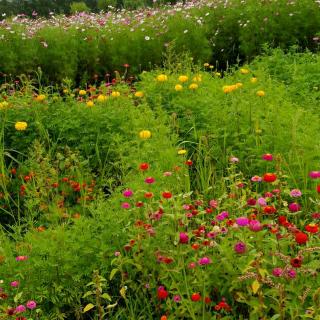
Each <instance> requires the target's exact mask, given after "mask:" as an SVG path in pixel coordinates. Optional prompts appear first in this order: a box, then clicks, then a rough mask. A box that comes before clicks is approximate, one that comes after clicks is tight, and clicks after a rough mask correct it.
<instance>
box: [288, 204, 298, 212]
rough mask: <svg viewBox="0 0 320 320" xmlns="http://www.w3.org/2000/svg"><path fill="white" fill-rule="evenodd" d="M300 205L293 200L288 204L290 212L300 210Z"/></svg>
mask: <svg viewBox="0 0 320 320" xmlns="http://www.w3.org/2000/svg"><path fill="white" fill-rule="evenodd" d="M300 209H301V205H300V204H299V203H296V202H293V203H290V204H289V211H290V212H297V211H300Z"/></svg>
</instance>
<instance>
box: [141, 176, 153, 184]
mask: <svg viewBox="0 0 320 320" xmlns="http://www.w3.org/2000/svg"><path fill="white" fill-rule="evenodd" d="M144 182H145V183H148V184H152V183H154V182H155V180H154V178H153V177H147V178H145V180H144Z"/></svg>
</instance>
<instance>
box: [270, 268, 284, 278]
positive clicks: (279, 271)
mask: <svg viewBox="0 0 320 320" xmlns="http://www.w3.org/2000/svg"><path fill="white" fill-rule="evenodd" d="M272 274H273V275H274V276H275V277H280V276H281V275H282V269H281V268H274V269H273V270H272Z"/></svg>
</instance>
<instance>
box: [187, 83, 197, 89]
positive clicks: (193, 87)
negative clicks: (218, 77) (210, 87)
mask: <svg viewBox="0 0 320 320" xmlns="http://www.w3.org/2000/svg"><path fill="white" fill-rule="evenodd" d="M198 87H199V86H198V85H197V84H196V83H191V84H190V86H189V89H190V90H196V89H198Z"/></svg>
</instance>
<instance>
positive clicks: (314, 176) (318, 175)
mask: <svg viewBox="0 0 320 320" xmlns="http://www.w3.org/2000/svg"><path fill="white" fill-rule="evenodd" d="M309 177H310V178H311V179H318V178H320V171H311V172H310V173H309Z"/></svg>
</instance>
